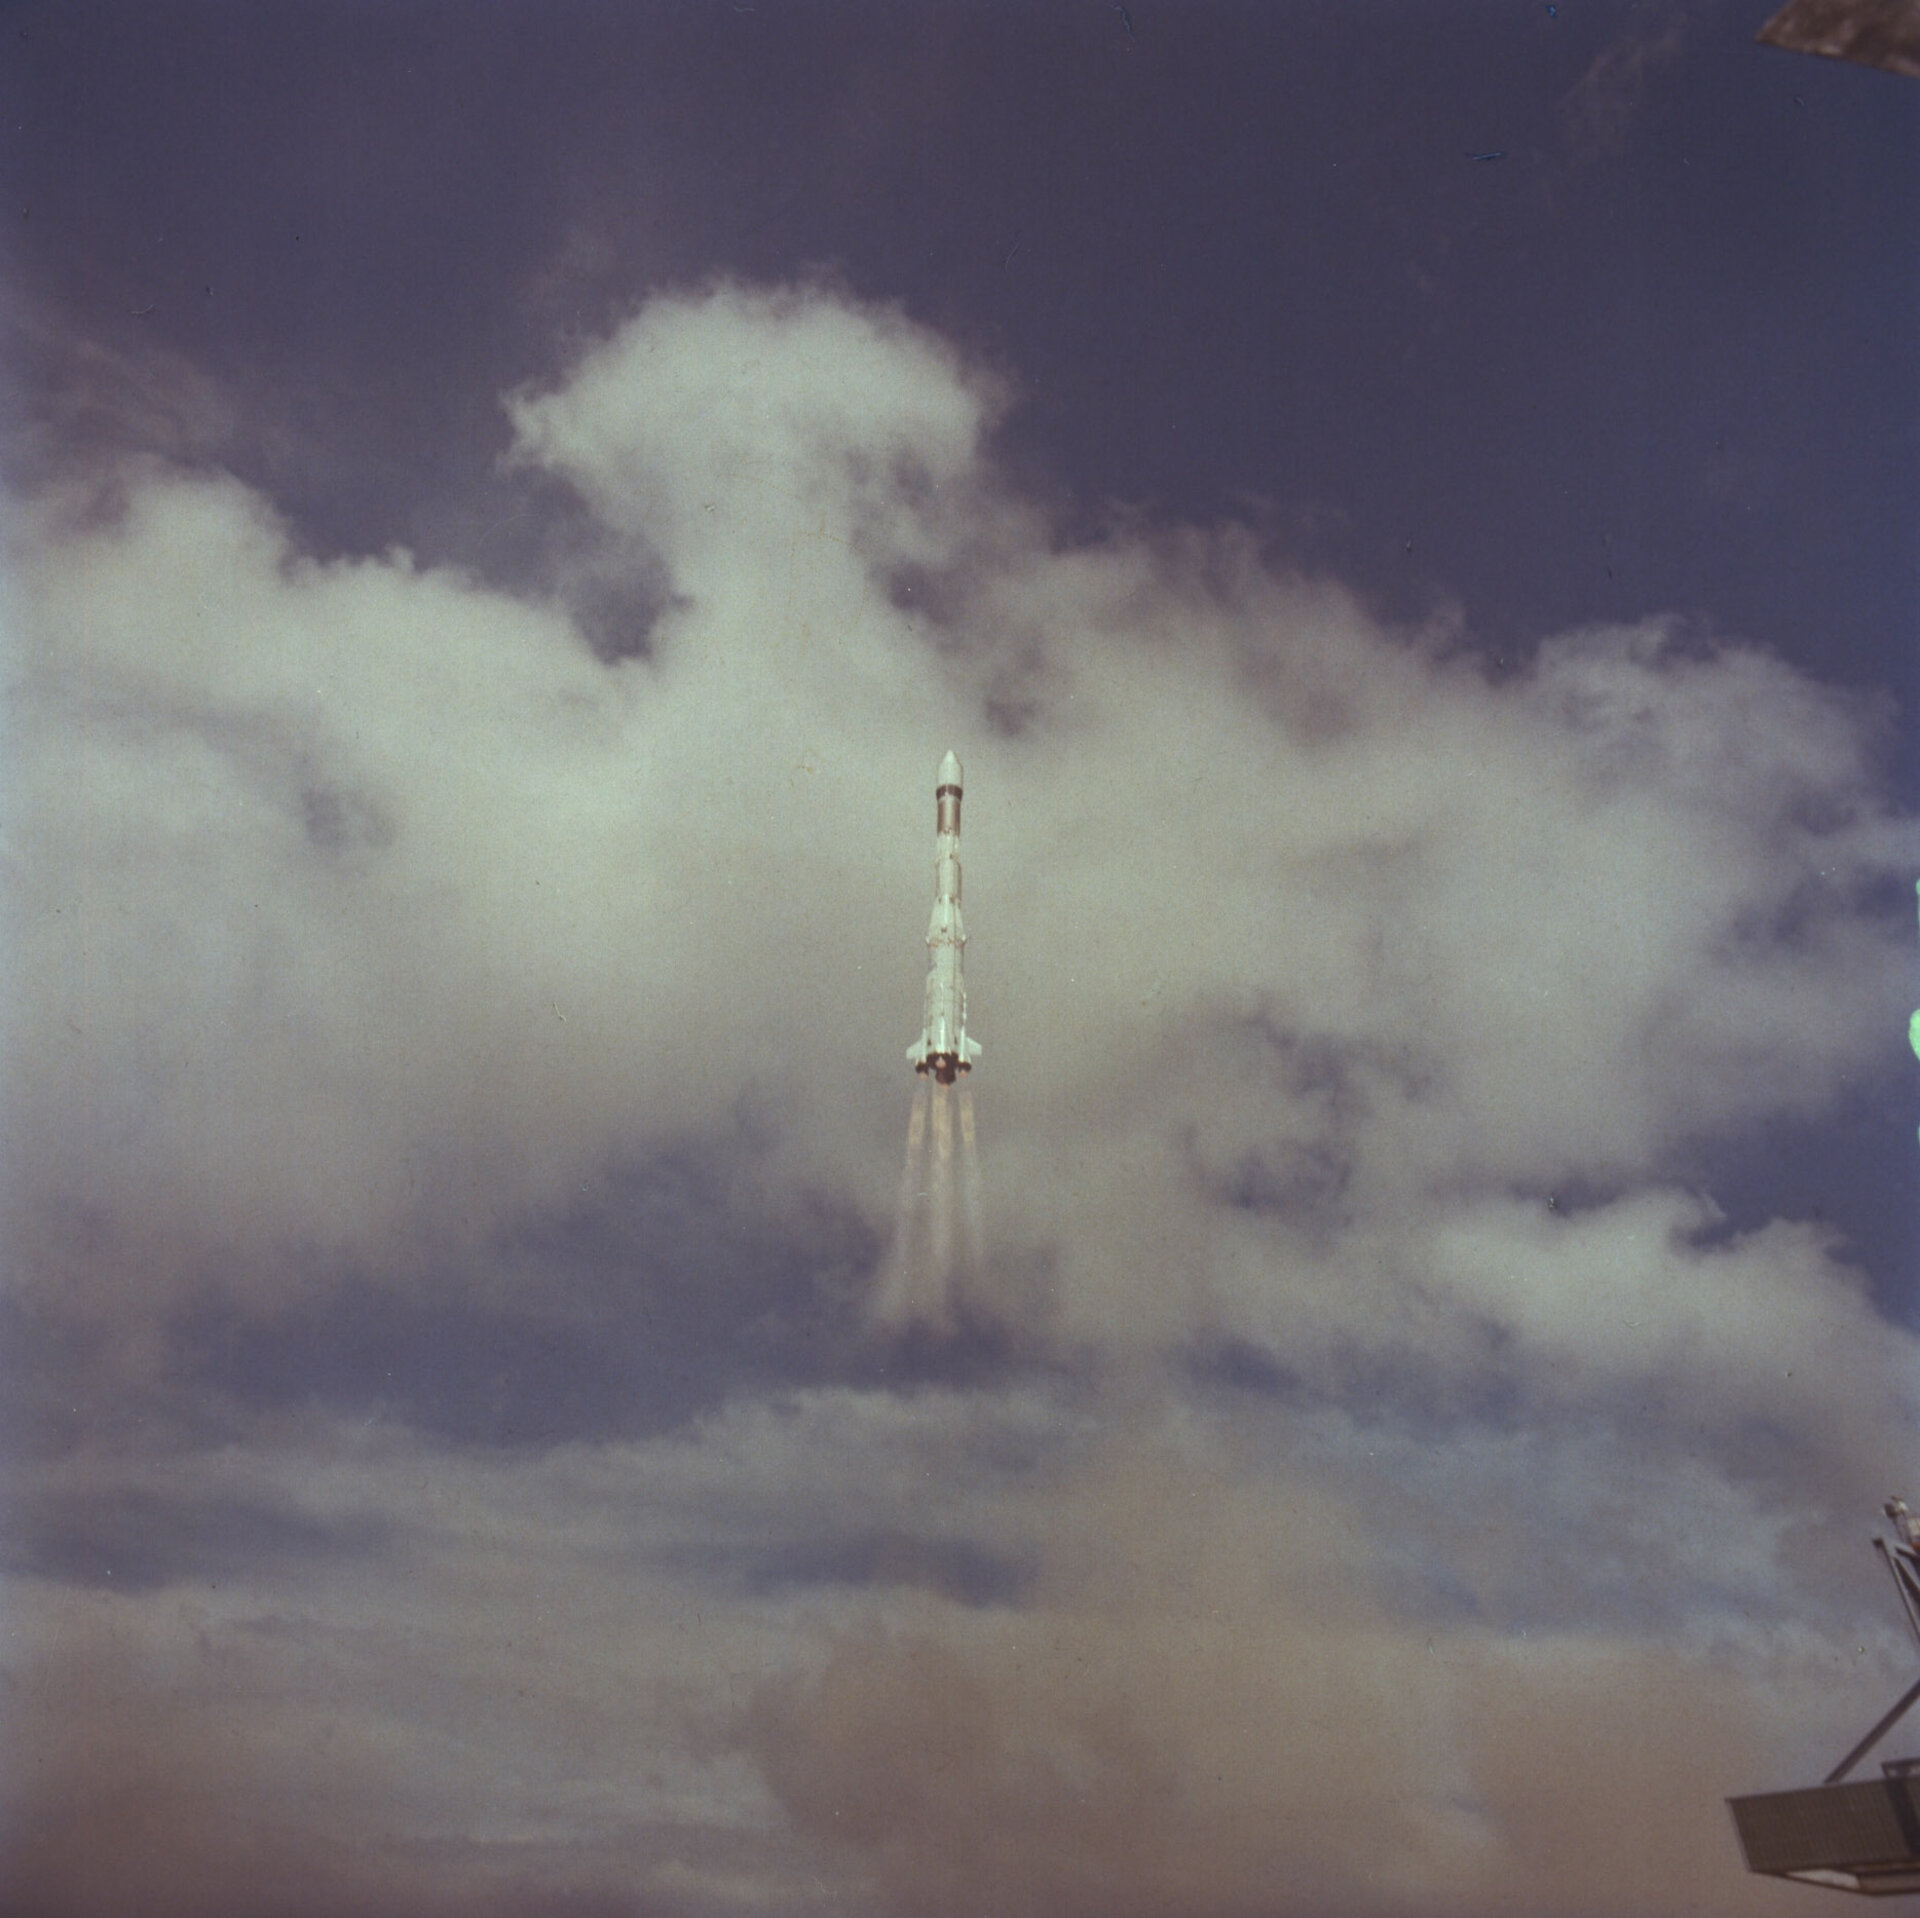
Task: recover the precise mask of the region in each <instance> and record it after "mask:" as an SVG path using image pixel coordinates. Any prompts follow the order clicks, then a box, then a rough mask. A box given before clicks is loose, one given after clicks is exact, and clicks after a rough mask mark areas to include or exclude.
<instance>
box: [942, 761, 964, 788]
mask: <svg viewBox="0 0 1920 1918" xmlns="http://www.w3.org/2000/svg"><path fill="white" fill-rule="evenodd" d="M939 783H940V784H941V785H943V786H957V785H959V784H960V757H959V755H958V754H957V753H948V755H947V756H946V758H945V759H943V760H941V762H940V780H939Z"/></svg>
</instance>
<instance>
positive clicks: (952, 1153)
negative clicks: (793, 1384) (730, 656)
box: [874, 753, 982, 1332]
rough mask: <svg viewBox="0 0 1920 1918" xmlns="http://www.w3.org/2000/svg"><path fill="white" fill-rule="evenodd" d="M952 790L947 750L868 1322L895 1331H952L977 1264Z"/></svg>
mask: <svg viewBox="0 0 1920 1918" xmlns="http://www.w3.org/2000/svg"><path fill="white" fill-rule="evenodd" d="M960 795H961V774H960V761H959V760H958V759H957V758H956V757H955V756H954V754H952V753H948V754H947V756H946V757H945V758H944V759H943V760H942V761H941V762H940V771H939V774H938V776H937V778H936V780H935V784H934V864H933V917H932V920H931V922H930V923H929V925H928V927H927V992H926V1023H925V1025H924V1026H923V1027H922V1029H921V1034H920V1037H919V1038H918V1039H917V1040H916V1041H915V1042H914V1043H913V1044H912V1045H911V1046H909V1047H908V1048H907V1061H908V1063H909V1064H910V1065H911V1066H912V1067H913V1069H914V1071H915V1072H916V1073H917V1074H918V1075H919V1078H920V1083H919V1084H918V1085H917V1086H916V1087H915V1088H914V1094H913V1109H912V1111H911V1112H910V1113H909V1115H908V1118H907V1155H906V1164H905V1166H904V1167H903V1169H902V1171H901V1175H900V1203H899V1211H898V1216H897V1217H896V1219H895V1221H894V1234H893V1250H892V1254H891V1256H890V1258H889V1260H888V1264H887V1269H886V1272H885V1273H884V1275H883V1276H882V1279H881V1283H880V1288H879V1291H878V1293H877V1294H876V1295H875V1303H874V1318H875V1320H876V1322H878V1323H879V1324H881V1325H883V1326H887V1327H891V1328H893V1329H904V1328H906V1327H907V1326H909V1325H915V1324H919V1325H924V1326H927V1327H929V1328H931V1329H932V1330H934V1331H936V1332H946V1331H951V1330H952V1329H953V1326H954V1320H955V1313H956V1308H957V1307H958V1305H959V1303H960V1301H961V1300H962V1299H963V1298H964V1297H965V1295H966V1293H967V1292H968V1291H969V1289H970V1288H971V1287H972V1285H973V1283H974V1281H975V1280H976V1279H977V1278H978V1275H979V1270H980V1259H981V1210H982V1207H981V1193H980V1158H979V1152H978V1149H977V1146H976V1143H975V1138H974V1120H973V1092H972V1088H971V1087H969V1086H968V1085H966V1083H965V1082H964V1079H963V1077H962V1075H963V1074H965V1073H968V1072H970V1071H971V1070H972V1069H973V1062H974V1061H975V1060H976V1059H977V1058H979V1056H980V1047H979V1045H978V1044H977V1043H976V1042H975V1041H974V1040H972V1039H970V1038H969V1037H968V1036H967V989H966V982H965V979H964V977H963V975H962V970H961V962H962V959H963V957H964V955H965V951H966V944H967V934H966V928H965V926H964V925H963V923H962V921H961V917H960Z"/></svg>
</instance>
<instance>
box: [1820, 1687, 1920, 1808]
mask: <svg viewBox="0 0 1920 1918" xmlns="http://www.w3.org/2000/svg"><path fill="white" fill-rule="evenodd" d="M1915 1699H1920V1679H1915V1680H1914V1682H1913V1684H1912V1686H1911V1687H1910V1688H1909V1689H1908V1690H1907V1692H1906V1693H1905V1694H1904V1695H1903V1696H1902V1697H1901V1700H1900V1702H1899V1704H1897V1705H1896V1706H1894V1708H1893V1710H1892V1711H1890V1712H1889V1713H1888V1714H1887V1715H1886V1717H1885V1718H1883V1719H1881V1721H1880V1722H1879V1724H1877V1725H1876V1726H1874V1728H1873V1730H1872V1731H1870V1732H1868V1734H1867V1735H1866V1737H1864V1738H1863V1739H1861V1741H1860V1742H1859V1744H1857V1745H1856V1746H1854V1748H1853V1750H1852V1751H1850V1752H1848V1754H1847V1755H1846V1757H1844V1758H1843V1759H1841V1761H1840V1762H1839V1764H1837V1765H1836V1766H1834V1768H1833V1770H1832V1771H1830V1772H1828V1773H1827V1775H1826V1777H1824V1778H1823V1779H1821V1781H1820V1782H1821V1783H1822V1784H1823V1785H1837V1784H1839V1782H1840V1781H1841V1779H1843V1778H1844V1777H1846V1775H1847V1773H1848V1772H1850V1771H1852V1769H1853V1768H1854V1766H1856V1765H1857V1764H1859V1762H1860V1761H1861V1759H1863V1758H1864V1757H1866V1755H1867V1753H1868V1752H1870V1751H1872V1749H1873V1748H1874V1746H1876V1745H1877V1744H1879V1742H1880V1741H1881V1739H1883V1738H1884V1737H1886V1735H1887V1734H1888V1732H1890V1731H1892V1730H1893V1728H1894V1726H1895V1725H1897V1724H1898V1723H1899V1722H1900V1720H1901V1719H1903V1718H1904V1717H1905V1716H1906V1715H1907V1712H1908V1710H1909V1709H1910V1708H1911V1707H1912V1705H1913V1702H1914V1700H1915Z"/></svg>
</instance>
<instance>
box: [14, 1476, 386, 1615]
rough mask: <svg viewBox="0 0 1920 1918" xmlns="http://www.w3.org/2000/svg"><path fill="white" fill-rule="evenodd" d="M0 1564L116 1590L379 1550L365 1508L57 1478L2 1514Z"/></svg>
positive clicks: (380, 1538) (376, 1529)
mask: <svg viewBox="0 0 1920 1918" xmlns="http://www.w3.org/2000/svg"><path fill="white" fill-rule="evenodd" d="M5 1535H6V1536H7V1537H8V1538H9V1540H10V1545H9V1546H8V1547H7V1548H6V1549H5V1550H4V1569H5V1570H6V1572H7V1573H8V1574H10V1575H12V1576H15V1577H20V1576H27V1577H36V1578H46V1579H52V1580H55V1581H58V1582H61V1583H66V1584H75V1585H91V1586H97V1587H102V1588H106V1589H111V1590H116V1591H122V1592H143V1591H151V1590H154V1589H156V1588H158V1587H160V1586H164V1585H174V1584H180V1583H183V1582H189V1581H190V1582H195V1583H206V1582H209V1581H214V1582H217V1581H218V1580H220V1579H222V1578H229V1579H230V1578H232V1577H233V1576H234V1575H235V1574H236V1573H241V1572H244V1573H245V1574H246V1575H247V1576H248V1577H249V1578H255V1577H259V1576H262V1575H263V1574H264V1575H266V1576H268V1577H272V1576H274V1575H276V1574H277V1573H280V1572H283V1571H284V1570H285V1569H286V1568H287V1567H289V1566H297V1565H299V1564H301V1563H303V1562H309V1561H314V1560H321V1559H335V1558H341V1557H346V1558H354V1557H362V1556H366V1555H368V1554H371V1553H375V1552H378V1551H379V1550H381V1548H382V1547H383V1545H384V1544H385V1543H386V1542H387V1535H386V1532H385V1530H384V1528H383V1527H382V1526H381V1525H380V1524H379V1523H378V1521H377V1520H374V1519H371V1518H361V1519H354V1518H319V1517H315V1516H313V1515H311V1514H308V1513H305V1512H302V1511H300V1510H298V1509H297V1508H293V1507H286V1506H280V1505H270V1504H263V1503H260V1502H257V1501H251V1500H246V1499H218V1498H210V1497H197V1496H190V1497H185V1498H168V1497H164V1496H162V1495H161V1494H160V1493H158V1492H155V1491H152V1490H147V1489H143V1488H138V1487H131V1486H128V1487H120V1488H114V1489H109V1490H103V1491H99V1492H87V1491H83V1490H74V1489H72V1488H71V1487H66V1486H62V1487H59V1488H57V1489H55V1490H53V1491H51V1492H49V1493H46V1494H44V1495H41V1496H39V1497H37V1498H32V1499H28V1500H25V1501H22V1502H20V1503H19V1504H17V1505H16V1506H15V1509H14V1510H13V1511H12V1512H11V1513H10V1514H9V1517H8V1519H7V1522H6V1525H5Z"/></svg>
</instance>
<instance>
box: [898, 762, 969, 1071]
mask: <svg viewBox="0 0 1920 1918" xmlns="http://www.w3.org/2000/svg"><path fill="white" fill-rule="evenodd" d="M933 804H934V841H933V918H932V920H931V921H930V922H929V923H928V926H927V1018H926V1025H925V1027H924V1029H923V1030H922V1031H921V1034H920V1037H919V1038H918V1039H916V1040H915V1041H914V1043H913V1044H912V1045H910V1046H909V1047H908V1048H907V1063H908V1064H909V1065H910V1066H912V1067H913V1069H914V1071H915V1072H925V1073H931V1074H932V1075H933V1077H934V1078H935V1079H937V1080H938V1081H939V1082H940V1084H942V1085H943V1086H950V1085H952V1084H953V1082H954V1079H955V1078H956V1077H957V1076H958V1075H959V1074H960V1073H962V1072H970V1071H972V1069H973V1062H974V1060H976V1059H977V1058H979V1056H980V1048H979V1046H978V1045H976V1044H975V1043H974V1041H973V1040H971V1039H969V1038H968V1037H967V982H966V979H965V977H964V975H963V974H962V972H961V959H962V956H963V954H964V953H965V950H966V944H967V929H966V926H965V925H964V924H963V923H962V921H961V918H960V761H959V760H958V759H957V758H956V757H955V756H954V755H953V754H952V753H948V755H947V756H946V758H944V759H943V760H941V762H940V776H939V778H938V779H937V780H936V781H935V783H934V789H933Z"/></svg>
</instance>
